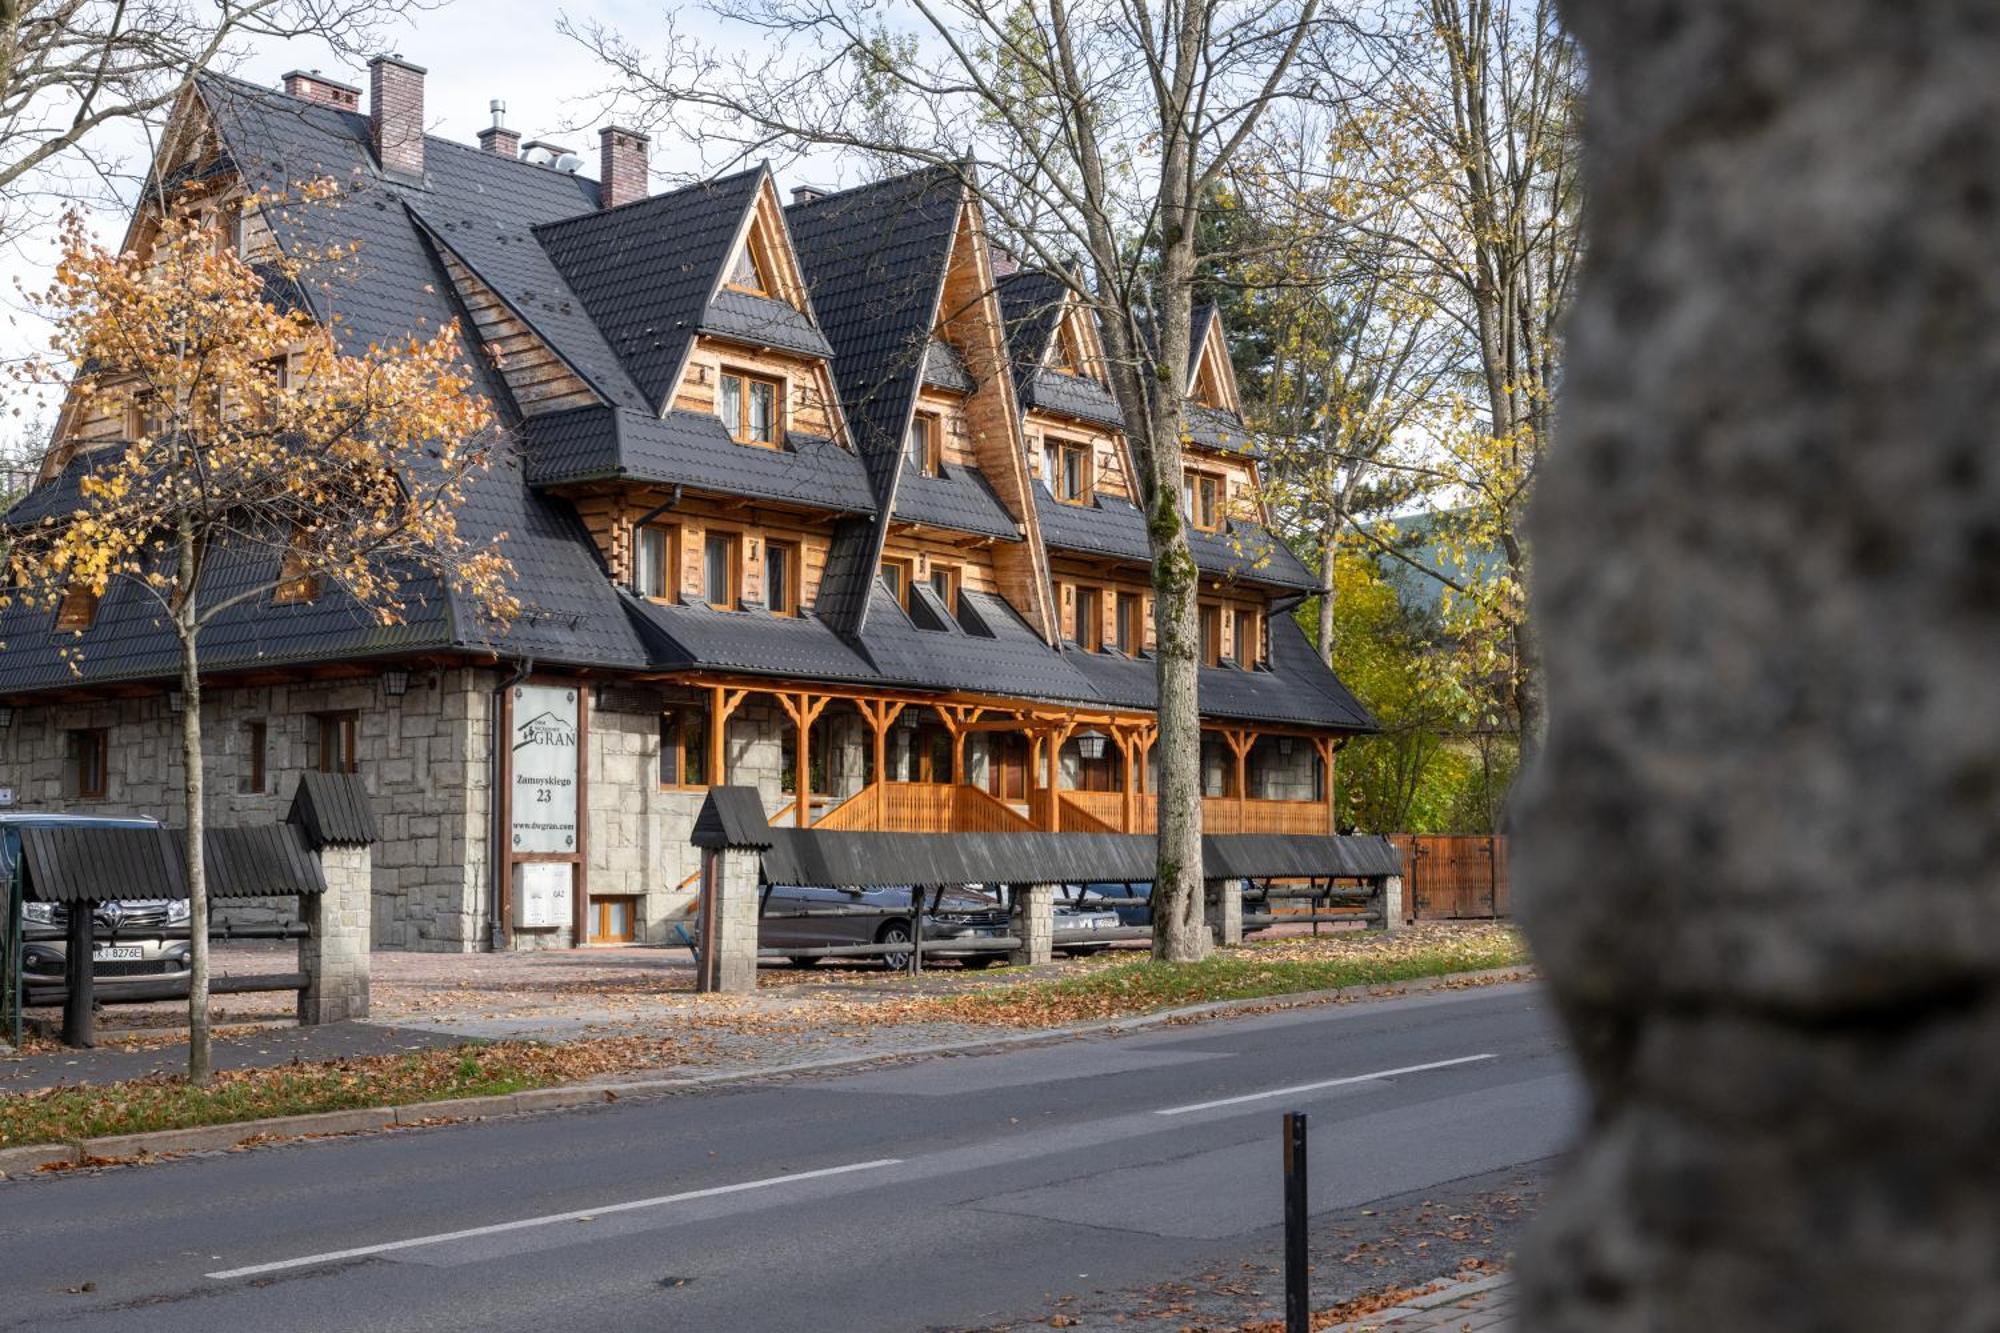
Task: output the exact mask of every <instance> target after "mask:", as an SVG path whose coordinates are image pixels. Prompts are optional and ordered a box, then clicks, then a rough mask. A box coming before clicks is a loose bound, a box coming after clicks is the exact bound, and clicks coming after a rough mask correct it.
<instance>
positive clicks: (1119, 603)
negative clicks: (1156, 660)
mask: <svg viewBox="0 0 2000 1333" xmlns="http://www.w3.org/2000/svg"><path fill="white" fill-rule="evenodd" d="M1145 607H1146V599H1145V598H1143V597H1141V596H1140V595H1139V594H1138V593H1136V592H1121V593H1117V594H1115V600H1114V602H1113V608H1114V609H1113V611H1112V614H1113V615H1114V616H1115V617H1116V621H1115V626H1114V631H1113V632H1114V640H1113V641H1114V642H1115V643H1116V644H1117V645H1118V651H1119V652H1121V653H1123V654H1125V656H1127V657H1137V656H1138V655H1139V654H1140V653H1142V652H1144V651H1145V650H1146V619H1145Z"/></svg>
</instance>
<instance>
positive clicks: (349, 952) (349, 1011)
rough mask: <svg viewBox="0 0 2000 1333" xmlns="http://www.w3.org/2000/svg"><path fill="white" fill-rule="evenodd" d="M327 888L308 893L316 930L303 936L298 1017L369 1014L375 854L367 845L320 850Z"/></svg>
mask: <svg viewBox="0 0 2000 1333" xmlns="http://www.w3.org/2000/svg"><path fill="white" fill-rule="evenodd" d="M318 856H319V868H320V874H322V875H323V876H325V878H326V892H324V893H320V894H314V895H311V896H309V897H306V898H305V899H304V900H303V901H302V903H301V913H300V914H301V915H302V916H303V917H304V918H305V922H306V927H307V929H308V930H310V931H311V932H312V933H311V934H310V935H308V936H307V937H306V938H305V939H303V940H301V941H300V942H299V970H300V971H302V972H304V973H305V974H306V988H305V989H304V990H302V991H300V992H299V1022H300V1023H301V1024H312V1023H340V1022H345V1021H346V1020H348V1019H351V1018H366V1017H368V945H369V923H370V920H371V919H372V912H373V904H372V903H371V902H370V901H369V898H370V886H371V882H372V877H373V873H374V856H373V854H372V853H371V852H370V851H369V849H368V848H366V847H348V846H330V847H322V848H320V850H319V852H318Z"/></svg>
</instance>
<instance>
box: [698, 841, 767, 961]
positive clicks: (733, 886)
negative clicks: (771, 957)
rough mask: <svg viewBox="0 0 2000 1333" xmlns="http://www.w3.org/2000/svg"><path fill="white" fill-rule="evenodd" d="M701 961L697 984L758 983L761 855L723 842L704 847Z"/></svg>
mask: <svg viewBox="0 0 2000 1333" xmlns="http://www.w3.org/2000/svg"><path fill="white" fill-rule="evenodd" d="M702 857H703V865H702V894H703V897H702V913H701V963H700V966H699V969H698V970H697V972H696V977H695V988H696V989H697V990H702V991H725V992H736V993H744V994H752V993H755V991H756V989H757V895H758V878H759V874H760V872H761V869H762V863H763V858H762V857H760V856H759V855H758V854H757V853H756V852H754V851H746V850H743V849H741V848H735V847H724V848H715V849H711V850H706V851H704V852H703V853H702Z"/></svg>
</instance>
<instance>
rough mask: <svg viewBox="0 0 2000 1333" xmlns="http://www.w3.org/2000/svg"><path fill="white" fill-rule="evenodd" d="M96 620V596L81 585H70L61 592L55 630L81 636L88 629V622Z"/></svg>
mask: <svg viewBox="0 0 2000 1333" xmlns="http://www.w3.org/2000/svg"><path fill="white" fill-rule="evenodd" d="M95 619H97V594H96V592H94V591H93V590H92V589H91V588H90V587H88V586H87V585H85V584H81V583H72V584H70V585H69V587H68V588H66V589H64V590H63V598H62V603H61V605H59V606H57V607H56V628H57V629H58V630H62V631H64V632H66V633H71V634H81V633H83V631H85V630H87V629H89V628H90V622H91V621H93V620H95Z"/></svg>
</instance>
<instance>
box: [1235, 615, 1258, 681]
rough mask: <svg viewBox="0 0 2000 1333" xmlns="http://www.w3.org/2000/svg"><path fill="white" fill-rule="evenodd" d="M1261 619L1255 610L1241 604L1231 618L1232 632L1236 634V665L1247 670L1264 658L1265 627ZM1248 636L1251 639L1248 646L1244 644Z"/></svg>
mask: <svg viewBox="0 0 2000 1333" xmlns="http://www.w3.org/2000/svg"><path fill="white" fill-rule="evenodd" d="M1261 619H1262V618H1261V617H1260V616H1259V615H1258V614H1257V612H1255V611H1254V610H1251V609H1250V608H1248V607H1241V606H1239V607H1237V608H1236V613H1235V614H1234V615H1233V616H1232V617H1231V618H1230V620H1231V625H1230V628H1231V632H1232V633H1234V634H1235V635H1236V665H1237V666H1240V667H1242V668H1243V669H1244V670H1245V671H1249V670H1252V669H1253V668H1255V667H1256V665H1257V664H1258V663H1259V662H1261V661H1263V660H1264V657H1263V652H1262V649H1263V646H1264V643H1263V640H1264V635H1263V627H1262V625H1261V624H1260V623H1259V622H1260V620H1261ZM1246 630H1247V631H1248V632H1247V633H1246V632H1245V631H1246ZM1246 638H1247V639H1248V640H1249V645H1248V647H1246V646H1245V645H1244V640H1245V639H1246Z"/></svg>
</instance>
